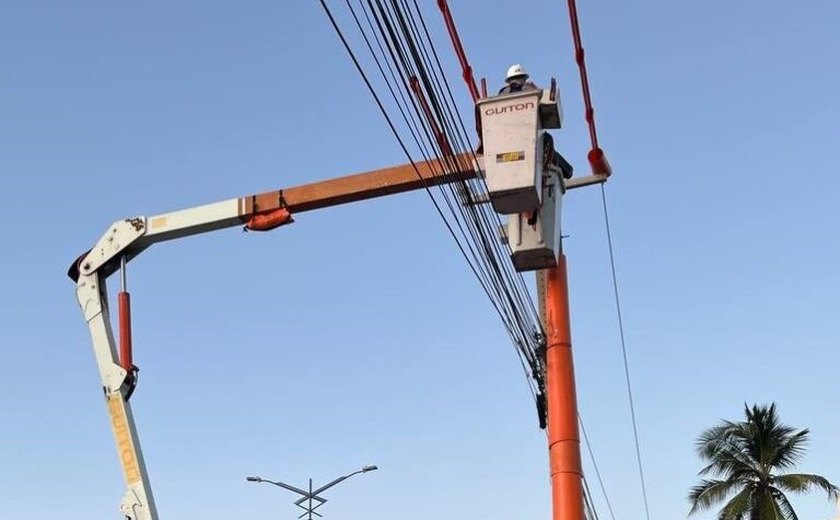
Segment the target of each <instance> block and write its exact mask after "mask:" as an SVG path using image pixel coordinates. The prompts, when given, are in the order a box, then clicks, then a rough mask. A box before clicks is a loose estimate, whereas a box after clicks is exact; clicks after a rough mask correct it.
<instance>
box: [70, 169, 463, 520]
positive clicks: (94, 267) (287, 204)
mask: <svg viewBox="0 0 840 520" xmlns="http://www.w3.org/2000/svg"><path fill="white" fill-rule="evenodd" d="M460 159H462V160H459V161H457V162H458V164H459V165H461V167H459V168H456V171H452V170H453V168H452V167H451V165H444V164H442V163H440V162H439V161H429V162H420V163H411V164H405V165H401V166H396V167H392V168H385V169H381V170H375V171H371V172H366V173H361V174H356V175H351V176H347V177H340V178H336V179H331V180H327V181H322V182H316V183H312V184H306V185H302V186H297V187H292V188H288V189H283V190H275V191H269V192H265V193H259V194H255V195H248V196H245V197H239V198H236V199H229V200H226V201H221V202H216V203H212V204H206V205H203V206H198V207H194V208H189V209H184V210H180V211H174V212H171V213H163V214H160V215H155V216H151V217H144V216H139V217H133V218H127V219H123V220H118V221H116V222H114V223H113V224H112V225H111V226H110V227H109V228H108V230H107V231H106V232H105V234H103V235H102V237H101V238H100V239H99V240H98V241H97V242H96V244H95V245H94V246H93V248H91V249H90V250H89V251H88V252H86V253H84V254H82V255H81V256H80V257H79V258H78V259H76V260H75V261H74V262H73V263H72V265H71V266H70V269H69V271H68V276H69V277H70V278H71V279H72V280H73V281H74V282H75V284H76V298H77V299H78V302H79V305H80V306H81V309H82V313H83V315H84V318H85V320H86V322H87V324H88V328H89V330H90V335H91V339H92V341H93V351H94V355H95V357H96V363H97V366H98V369H99V376H100V379H101V382H102V387H103V393H104V395H105V402H106V407H107V410H108V415H109V417H110V422H111V429H112V431H113V434H114V440H115V441H116V445H117V453H118V456H119V461H120V465H121V466H122V471H123V477H124V480H125V484H126V487H127V490H126V492H125V495H124V496H123V498H122V501H121V502H120V511H121V512H122V514H123V515H124V516H125V517H126V518H127V519H129V520H158V518H159V517H158V513H157V509H156V507H155V502H154V498H153V495H152V490H151V487H150V483H149V476H148V472H147V470H146V465H145V462H144V459H143V454H142V451H141V448H140V441H139V438H138V434H137V428H136V425H135V421H134V416H133V414H132V410H131V405H130V404H129V398H130V397H131V395H132V392H133V391H134V388H135V385H136V384H137V378H136V371H137V369H136V367H135V366H134V365H133V362H132V353H131V343H130V342H131V335H130V315H129V308H128V293H127V292H126V291H125V267H126V264H127V263H128V262H129V261H131V260H132V259H133V258H135V257H136V256H137V255H139V254H140V253H142V252H143V251H145V250H146V249H148V248H149V247H150V246H152V245H153V244H155V243H158V242H164V241H169V240H175V239H179V238H185V237H188V236H192V235H197V234H201V233H209V232H211V231H217V230H221V229H226V228H230V227H237V226H244V227H245V229H246V230H252V231H268V230H271V229H274V228H276V227H279V226H281V225H284V224H289V223H291V222H292V221H293V219H292V215H293V214H296V213H301V212H304V211H310V210H314V209H319V208H325V207H329V206H334V205H338V204H345V203H349V202H355V201H360V200H365V199H370V198H374V197H380V196H385V195H391V194H396V193H402V192H406V191H412V190H416V189H420V188H423V187H429V186H435V185H438V184H442V183H447V182H453V181H455V180H467V179H472V178H475V177H476V176H477V175H478V171H479V165H477V164H476V163H475V162H474V159H473V158H472V156H470V157H469V158H468V157H466V156H464V157H461V158H460ZM117 271H122V274H123V276H122V284H123V290H122V292H121V293H120V295H119V303H120V306H119V307H120V309H119V310H120V312H119V314H120V316H119V326H120V327H119V328H120V330H119V333H120V334H119V336H120V345H118V344H117V341H116V340H115V335H114V331H113V329H112V326H111V316H110V309H109V302H108V291H107V285H106V282H107V279H108V278H109V277H110V276H111V275H113V274H114V273H116V272H117ZM118 347H119V352H118Z"/></svg>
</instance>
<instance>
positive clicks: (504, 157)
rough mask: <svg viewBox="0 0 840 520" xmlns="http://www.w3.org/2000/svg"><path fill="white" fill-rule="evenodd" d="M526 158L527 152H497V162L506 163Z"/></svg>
mask: <svg viewBox="0 0 840 520" xmlns="http://www.w3.org/2000/svg"><path fill="white" fill-rule="evenodd" d="M524 160H525V152H524V151H519V152H505V153H499V154H496V162H497V163H506V162H515V161H524Z"/></svg>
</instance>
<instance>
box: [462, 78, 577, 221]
mask: <svg viewBox="0 0 840 520" xmlns="http://www.w3.org/2000/svg"><path fill="white" fill-rule="evenodd" d="M476 106H477V107H478V113H479V116H480V117H481V129H482V143H483V146H484V168H485V176H486V181H487V188H488V190H489V193H490V202H491V203H492V204H493V209H494V210H495V211H496V213H500V214H503V215H512V214H515V213H523V212H526V211H531V210H536V209H538V208H539V207H540V204H541V203H542V191H543V190H542V183H543V162H544V161H543V153H544V151H543V149H542V148H543V143H544V141H543V139H542V134H543V133H544V129H545V128H559V127H560V124H561V121H562V112H561V110H560V105H559V102H558V100H557V96H556V88H555V87H554V84H553V82H552V88H551V89H546V90H530V91H525V92H518V93H515V94H505V95H501V96H496V97H491V98H486V99H482V100H480V101H479V102H478V103H477V104H476ZM549 152H550V151H549Z"/></svg>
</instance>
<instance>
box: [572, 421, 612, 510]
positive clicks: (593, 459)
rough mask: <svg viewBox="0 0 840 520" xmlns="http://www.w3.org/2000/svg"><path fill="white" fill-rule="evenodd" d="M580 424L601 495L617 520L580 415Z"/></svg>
mask: <svg viewBox="0 0 840 520" xmlns="http://www.w3.org/2000/svg"><path fill="white" fill-rule="evenodd" d="M578 423H579V424H580V431H581V433H583V441H584V443H585V444H586V451H587V452H589V460H591V461H592V468H593V469H594V470H595V476H596V478H597V479H598V485H599V486H600V487H601V494H602V495H603V496H604V502H605V503H606V504H607V510H609V512H610V518H612V520H615V512H614V511H613V507H612V503H611V502H610V497H609V495H608V494H607V487H606V486H605V485H604V479H603V478H602V477H601V470H600V469H598V461H597V460H595V453H594V451H593V450H592V443H590V442H589V435H587V433H586V427H585V426H584V425H583V417H581V415H580V414H578Z"/></svg>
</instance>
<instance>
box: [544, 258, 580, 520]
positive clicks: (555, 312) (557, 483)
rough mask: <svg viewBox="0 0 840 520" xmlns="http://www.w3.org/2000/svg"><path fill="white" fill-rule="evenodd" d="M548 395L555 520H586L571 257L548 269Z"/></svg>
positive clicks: (546, 382)
mask: <svg viewBox="0 0 840 520" xmlns="http://www.w3.org/2000/svg"><path fill="white" fill-rule="evenodd" d="M545 300H546V301H545V307H546V322H547V323H546V328H547V330H546V334H547V338H546V351H545V357H546V375H545V380H546V381H545V384H546V393H547V402H546V406H547V415H548V455H549V461H550V464H551V501H552V509H553V516H552V518H553V520H583V518H584V508H583V484H582V479H583V472H582V469H581V462H580V431H579V429H578V410H577V394H576V392H575V368H574V362H573V360H572V330H571V325H570V314H569V284H568V276H567V273H566V256H565V255H564V254H563V253H562V251H561V252H560V258H559V259H558V261H557V267H553V268H551V269H548V270H546V292H545Z"/></svg>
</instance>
